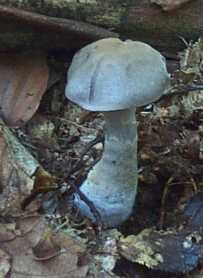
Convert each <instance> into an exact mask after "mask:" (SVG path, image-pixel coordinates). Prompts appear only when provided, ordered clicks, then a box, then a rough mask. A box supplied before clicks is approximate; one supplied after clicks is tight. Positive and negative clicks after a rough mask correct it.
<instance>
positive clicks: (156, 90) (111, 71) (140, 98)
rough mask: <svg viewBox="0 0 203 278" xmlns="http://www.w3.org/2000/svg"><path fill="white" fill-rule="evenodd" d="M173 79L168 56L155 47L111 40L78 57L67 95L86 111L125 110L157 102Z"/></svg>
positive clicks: (84, 51) (90, 45)
mask: <svg viewBox="0 0 203 278" xmlns="http://www.w3.org/2000/svg"><path fill="white" fill-rule="evenodd" d="M169 80H170V78H169V75H168V73H167V69H166V65H165V59H164V57H163V56H162V55H161V54H160V53H159V52H158V51H156V50H155V49H153V48H152V47H151V46H149V45H147V44H145V43H142V42H137V41H131V40H127V41H121V40H120V39H117V38H108V39H102V40H99V41H97V42H94V43H91V44H89V45H87V46H86V47H84V48H82V49H81V50H80V51H79V52H78V53H77V54H76V55H75V56H74V58H73V61H72V64H71V66H70V68H69V71H68V82H67V85H66V96H67V98H68V99H70V100H71V101H73V102H75V103H77V104H78V105H80V106H81V107H83V108H84V109H86V110H90V111H115V110H122V109H128V108H130V107H137V106H142V105H146V104H148V103H151V102H154V101H156V100H157V99H159V98H160V96H162V95H163V94H164V91H165V89H166V88H167V87H168V85H169Z"/></svg>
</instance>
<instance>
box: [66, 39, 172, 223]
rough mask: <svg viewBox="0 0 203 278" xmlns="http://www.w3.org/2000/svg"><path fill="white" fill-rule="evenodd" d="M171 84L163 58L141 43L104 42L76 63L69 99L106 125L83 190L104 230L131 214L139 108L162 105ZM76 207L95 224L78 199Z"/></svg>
mask: <svg viewBox="0 0 203 278" xmlns="http://www.w3.org/2000/svg"><path fill="white" fill-rule="evenodd" d="M169 79H170V78H169V74H168V73H167V70H166V65H165V59H164V58H163V56H162V55H161V54H160V53H159V52H158V51H156V50H155V49H153V48H152V47H151V46H149V45H147V44H145V43H142V42H137V41H131V40H127V41H121V40H120V39H117V38H108V39H102V40H99V41H97V42H94V43H91V44H89V45H87V46H85V47H84V48H82V49H81V50H80V51H79V52H78V53H77V54H76V55H75V56H74V58H73V61H72V64H71V66H70V68H69V70H68V78H67V85H66V97H67V98H68V99H70V100H71V101H73V102H74V103H76V104H78V105H80V106H81V107H82V108H84V109H86V110H90V111H100V112H103V114H104V119H105V145H104V153H103V156H102V158H101V160H100V161H99V162H98V163H97V164H96V165H95V166H94V168H93V169H92V170H90V172H89V174H88V177H87V179H86V180H85V181H84V183H83V184H82V186H81V188H80V189H81V191H82V192H83V193H84V194H85V195H86V196H87V197H88V199H89V200H90V201H92V202H93V203H94V205H95V208H96V209H97V210H98V212H99V213H100V215H101V219H102V222H103V224H104V226H105V227H115V226H118V225H119V224H121V223H122V222H123V221H125V220H126V219H127V218H128V217H129V215H130V214H131V212H132V209H133V205H134V201H135V196H136V192H137V179H138V171H137V123H136V118H135V107H137V106H142V105H146V104H149V103H151V102H153V101H155V100H157V99H159V98H160V96H161V95H162V94H163V93H164V91H165V89H166V88H167V87H168V84H169ZM74 202H75V204H76V206H77V207H78V208H79V209H80V211H81V212H82V214H83V215H85V216H87V217H88V218H90V219H92V220H93V221H94V220H95V219H94V216H93V215H92V213H91V212H90V209H89V207H88V206H87V205H86V204H85V203H84V202H83V201H82V200H81V199H80V198H79V197H78V196H77V198H75V200H74Z"/></svg>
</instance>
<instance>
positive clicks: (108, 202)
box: [75, 109, 137, 227]
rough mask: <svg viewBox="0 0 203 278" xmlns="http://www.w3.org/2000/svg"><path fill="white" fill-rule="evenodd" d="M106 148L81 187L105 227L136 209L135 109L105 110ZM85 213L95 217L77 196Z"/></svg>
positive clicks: (113, 224) (113, 225) (76, 200)
mask: <svg viewBox="0 0 203 278" xmlns="http://www.w3.org/2000/svg"><path fill="white" fill-rule="evenodd" d="M104 117H105V121H106V125H105V148H104V153H103V156H102V159H101V160H100V161H99V162H98V163H97V164H96V165H95V167H94V168H93V169H92V170H91V171H90V172H89V174H88V177H87V179H86V181H85V182H84V183H83V184H82V186H81V191H82V192H83V193H84V194H85V195H86V196H87V197H88V198H89V199H90V200H91V201H92V202H93V203H94V205H95V207H96V208H97V210H98V211H99V213H100V215H101V218H102V221H103V223H104V226H105V227H115V226H118V225H119V224H121V223H122V222H123V221H124V220H126V219H127V218H128V217H129V215H130V214H131V212H132V208H133V204H134V200H135V195H136V191H137V124H136V119H135V110H134V109H133V110H131V109H128V110H120V111H114V112H105V113H104ZM75 203H76V205H77V206H78V207H79V208H80V210H81V212H82V214H84V215H86V216H87V217H89V218H91V219H93V220H94V217H93V215H92V214H91V212H90V210H89V208H88V207H87V205H86V204H85V203H84V202H83V201H81V200H80V199H78V198H76V199H75Z"/></svg>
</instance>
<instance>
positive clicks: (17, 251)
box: [2, 217, 88, 278]
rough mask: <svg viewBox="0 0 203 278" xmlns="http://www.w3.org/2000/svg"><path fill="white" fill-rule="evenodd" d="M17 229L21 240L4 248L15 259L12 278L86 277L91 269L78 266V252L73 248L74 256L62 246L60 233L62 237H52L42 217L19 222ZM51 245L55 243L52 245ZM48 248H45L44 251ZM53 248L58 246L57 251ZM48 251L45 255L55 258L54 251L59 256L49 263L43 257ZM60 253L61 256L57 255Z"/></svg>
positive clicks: (18, 239) (86, 266)
mask: <svg viewBox="0 0 203 278" xmlns="http://www.w3.org/2000/svg"><path fill="white" fill-rule="evenodd" d="M18 227H19V228H18V229H19V230H20V231H21V233H20V236H17V237H16V238H15V239H14V240H12V241H10V242H4V243H3V244H2V248H4V249H6V250H7V251H8V252H9V254H10V255H11V257H12V270H11V277H12V278H24V277H31V278H36V277H37V278H46V277H47V278H48V277H51V278H61V277H63V278H67V277H68V278H82V277H86V274H87V271H88V265H87V264H85V265H82V266H81V265H80V266H79V257H78V251H77V249H76V251H75V252H74V250H73V248H72V247H71V252H69V251H68V248H67V246H66V247H64V246H63V242H62V241H61V240H60V239H58V235H60V232H59V234H58V233H57V234H52V233H53V232H51V230H50V229H49V228H48V226H47V224H46V221H45V220H44V219H43V218H42V217H41V218H40V217H37V218H36V219H33V218H27V219H23V220H22V219H21V220H19V222H18ZM47 234H49V240H48V241H49V244H46V243H45V242H46V239H47V236H46V235H47ZM50 238H51V240H50ZM50 242H52V243H51V244H50ZM70 242H71V241H70ZM41 243H42V244H41ZM36 246H37V248H36ZM45 246H46V248H44V247H45ZM53 246H57V250H56V249H54V248H53ZM34 247H35V248H34ZM47 247H48V248H47ZM50 247H51V248H50ZM33 248H34V249H35V251H36V249H37V256H38V255H39V256H40V257H41V260H40V258H39V260H38V259H36V258H37V257H36V252H35V254H34V253H33ZM40 248H41V250H40ZM45 249H46V252H45V253H46V254H48V253H49V254H51V253H52V255H53V250H55V251H57V252H55V256H50V258H48V257H47V259H45V260H42V258H43V255H45V256H46V254H45V253H43V252H44V251H45ZM59 250H60V252H58V251H59ZM49 251H51V252H49ZM42 253H43V255H42Z"/></svg>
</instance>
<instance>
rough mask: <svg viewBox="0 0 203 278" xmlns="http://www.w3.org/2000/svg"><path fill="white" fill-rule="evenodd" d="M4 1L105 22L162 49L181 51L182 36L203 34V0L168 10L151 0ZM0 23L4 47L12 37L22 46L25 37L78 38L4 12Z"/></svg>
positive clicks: (35, 42)
mask: <svg viewBox="0 0 203 278" xmlns="http://www.w3.org/2000/svg"><path fill="white" fill-rule="evenodd" d="M0 4H1V5H4V6H5V7H17V8H20V9H23V10H27V11H30V12H36V13H40V14H43V15H47V16H51V17H58V18H65V19H69V20H70V19H72V20H77V21H82V22H85V23H91V24H94V25H96V26H102V27H105V28H106V29H108V30H111V31H115V32H118V33H120V35H121V37H122V38H131V39H138V40H142V41H145V42H148V43H151V44H152V45H153V46H155V47H157V48H159V49H160V50H161V49H162V50H166V49H167V50H175V51H177V49H180V48H181V47H184V45H183V43H182V41H181V40H180V39H179V36H181V37H184V38H185V39H187V40H191V39H193V40H194V39H196V38H197V37H199V36H200V35H202V34H203V16H202V11H203V1H202V0H194V1H190V2H189V3H186V4H185V5H184V6H183V7H181V8H180V9H178V10H175V11H172V12H168V13H167V12H163V11H162V9H161V8H160V7H159V6H157V5H155V4H151V3H150V1H149V0H142V1H140V0H134V1H129V0H126V1H118V0H57V1H55V0H35V1H33V0H0ZM1 8H2V7H1ZM1 8H0V10H1ZM11 21H12V24H11ZM0 23H1V25H0V50H1V48H2V46H5V47H6V46H7V47H8V46H9V45H6V42H8V38H11V37H13V41H12V43H13V46H14V45H18V46H19V45H20V46H21V47H22V45H23V44H22V43H21V44H19V42H22V41H23V40H24V46H26V45H29V46H39V45H42V46H43V47H44V46H46V47H48V48H49V47H50V38H52V43H53V44H52V46H54V47H59V48H60V47H62V48H63V47H66V48H67V47H68V48H69V46H70V45H71V44H73V45H74V44H75V43H76V42H75V41H76V40H77V39H76V37H75V35H73V36H70V37H69V36H68V38H67V37H66V36H65V35H64V34H62V33H60V32H59V33H58V32H57V31H49V32H50V35H51V36H47V34H46V32H45V29H44V30H43V31H42V33H43V32H44V33H43V36H42V34H37V32H34V31H36V27H34V30H33V29H30V25H29V19H28V21H26V22H25V21H24V23H23V21H22V20H19V18H18V19H16V18H15V17H14V18H13V19H12V17H10V16H8V17H7V21H6V19H5V17H2V13H0ZM5 24H6V25H5ZM67 24H69V23H68V22H67ZM11 25H12V26H11ZM38 29H39V27H38ZM6 30H7V31H6ZM20 30H21V31H20ZM1 31H3V33H2V32H1ZM75 31H76V30H75ZM13 34H14V35H13ZM33 34H34V35H33ZM72 34H74V32H73V33H72ZM63 35H64V36H63ZM84 38H85V36H83V37H82V38H80V37H79V38H78V40H79V41H78V43H77V45H80V43H81V42H83V41H84ZM2 42H3V44H2ZM86 42H87V41H86ZM86 42H85V43H86ZM46 47H45V48H46Z"/></svg>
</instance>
